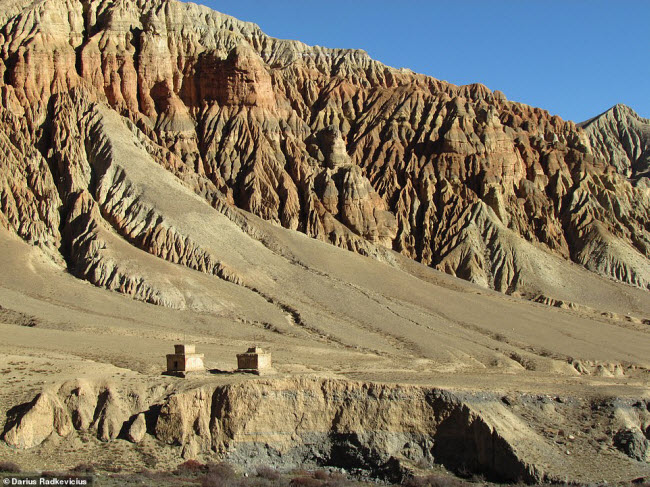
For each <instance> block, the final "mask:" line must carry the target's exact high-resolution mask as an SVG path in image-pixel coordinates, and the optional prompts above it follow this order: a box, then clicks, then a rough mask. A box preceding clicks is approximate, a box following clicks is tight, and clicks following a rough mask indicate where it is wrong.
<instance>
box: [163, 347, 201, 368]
mask: <svg viewBox="0 0 650 487" xmlns="http://www.w3.org/2000/svg"><path fill="white" fill-rule="evenodd" d="M204 370H205V367H204V365H203V354H202V353H196V350H195V346H194V345H174V353H170V354H168V355H167V374H171V375H180V376H184V375H185V374H186V373H187V372H202V371H204Z"/></svg>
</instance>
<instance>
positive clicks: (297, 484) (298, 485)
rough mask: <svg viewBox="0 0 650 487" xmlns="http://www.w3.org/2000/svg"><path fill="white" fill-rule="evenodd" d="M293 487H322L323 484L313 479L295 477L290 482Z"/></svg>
mask: <svg viewBox="0 0 650 487" xmlns="http://www.w3.org/2000/svg"><path fill="white" fill-rule="evenodd" d="M289 485H290V486H291V487H320V486H321V485H323V483H322V482H321V481H320V480H318V479H315V478H313V477H295V478H293V479H291V482H289Z"/></svg>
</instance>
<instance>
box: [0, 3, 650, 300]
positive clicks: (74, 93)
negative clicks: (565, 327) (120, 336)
mask: <svg viewBox="0 0 650 487" xmlns="http://www.w3.org/2000/svg"><path fill="white" fill-rule="evenodd" d="M21 7H22V9H21ZM3 15H4V16H3V18H2V19H3V20H2V23H3V27H2V30H1V39H2V52H1V53H0V72H1V74H2V76H1V77H0V94H1V97H2V106H1V107H0V115H1V117H0V120H1V121H2V124H1V125H2V126H1V129H0V147H1V148H2V150H3V154H5V157H4V158H3V163H2V164H3V165H2V166H0V171H1V172H0V174H1V179H0V181H2V185H0V191H1V194H0V205H1V206H0V207H1V209H2V212H1V213H0V224H3V225H4V226H6V227H8V228H11V229H12V230H14V231H15V232H16V233H18V234H19V235H21V236H22V237H23V238H25V239H26V240H28V241H30V242H33V243H34V244H38V245H40V246H42V247H43V248H46V249H49V252H50V253H51V254H52V255H53V257H54V258H55V259H58V260H59V261H61V260H65V262H66V263H67V265H68V266H69V267H70V268H71V270H73V272H74V273H75V274H76V275H78V276H79V277H82V278H85V279H88V280H90V281H91V282H93V283H95V284H97V285H100V286H103V287H107V288H109V289H114V290H118V291H121V292H125V293H127V294H130V295H132V296H134V297H136V298H138V299H143V300H146V301H150V302H153V303H157V304H165V305H170V306H172V307H174V306H180V304H178V302H176V304H174V303H175V301H174V299H173V298H171V297H169V296H163V295H165V294H166V293H167V294H169V292H168V291H166V290H165V289H161V288H160V286H158V287H156V286H154V285H153V284H149V283H148V282H146V278H145V277H144V276H143V275H141V273H139V272H136V271H133V270H131V271H130V272H129V273H125V272H124V271H120V270H119V268H120V266H121V264H120V262H119V256H117V255H108V253H107V252H104V251H102V248H103V246H105V244H104V243H102V242H106V239H108V238H109V236H108V234H106V233H105V232H104V233H102V230H101V229H102V227H103V228H105V229H108V230H109V234H110V233H112V232H113V231H116V232H117V234H118V235H119V236H120V237H121V239H124V240H126V241H127V242H129V244H131V245H135V246H137V247H138V248H139V249H142V250H144V251H146V252H148V253H150V254H153V255H155V256H157V257H160V258H163V259H166V260H169V261H171V262H174V263H181V264H184V265H188V266H189V267H192V268H194V269H198V270H201V271H203V272H208V273H212V274H215V275H217V276H220V277H223V278H224V279H226V280H228V279H233V280H234V281H237V280H238V279H239V278H238V277H236V276H235V274H236V273H237V270H232V269H229V270H225V269H224V268H222V267H221V265H220V263H219V261H218V259H217V258H216V257H215V256H214V255H207V254H206V253H205V252H204V251H203V250H202V249H200V248H198V247H196V246H195V245H194V244H193V243H192V242H187V241H186V239H185V236H183V235H180V234H179V233H178V232H177V229H174V228H170V227H168V226H166V225H165V224H164V219H165V217H166V215H165V214H164V213H161V212H160V210H159V209H158V208H155V207H145V206H142V205H140V204H139V201H138V197H137V196H136V197H134V199H129V197H128V195H129V194H130V193H132V192H133V189H134V188H129V187H128V184H127V183H126V180H127V179H128V178H126V177H125V176H127V175H125V174H113V173H110V177H105V178H102V177H99V176H98V174H101V173H102V171H103V169H102V168H103V167H105V166H106V165H107V164H108V163H107V162H106V160H107V158H108V159H110V157H111V156H112V154H113V152H112V151H111V150H110V146H111V143H106V134H105V133H104V134H102V133H100V132H102V131H103V132H106V130H105V129H104V128H102V126H101V124H100V126H98V125H97V123H96V116H97V115H96V114H97V112H98V111H105V110H107V109H108V107H110V110H112V111H113V113H117V114H120V115H121V117H122V122H121V123H122V124H125V125H126V126H127V127H129V130H130V132H131V134H130V136H129V137H128V139H129V140H132V143H133V144H134V145H135V146H137V147H138V148H139V149H143V150H144V151H146V152H147V154H148V157H151V158H152V159H153V160H154V161H156V162H157V163H158V164H159V165H161V166H162V167H164V168H165V169H167V170H168V171H170V172H172V173H173V174H174V175H176V176H177V177H178V178H180V179H181V180H182V181H183V182H184V183H185V184H186V185H187V186H188V187H189V188H191V189H192V190H193V191H194V192H195V193H197V194H198V195H200V196H201V197H202V198H203V199H204V200H206V201H207V202H208V203H209V204H210V205H211V206H212V207H213V208H215V209H217V210H218V211H220V212H221V213H222V214H225V215H227V216H229V217H230V218H234V219H237V217H236V216H235V215H236V211H235V212H233V207H238V208H241V209H243V210H246V211H249V212H252V213H254V214H256V215H258V216H260V217H262V218H264V219H266V220H269V221H272V222H275V223H277V224H278V225H282V226H283V227H286V228H288V229H293V230H299V231H301V232H304V233H306V234H307V235H309V236H311V237H315V238H318V239H320V240H324V241H327V242H330V243H333V244H335V245H338V246H340V247H343V248H346V249H350V250H353V251H356V252H360V253H362V254H366V255H375V256H382V255H385V252H384V251H382V250H381V249H382V248H385V247H387V248H389V249H394V250H396V251H398V252H401V253H402V254H404V255H406V256H408V257H410V258H413V259H415V260H417V261H419V262H422V263H424V264H427V265H431V266H434V267H436V268H438V269H441V270H443V271H445V272H447V273H450V274H452V275H456V276H459V277H462V278H464V279H467V280H470V281H472V282H475V283H478V284H480V285H482V286H487V287H492V288H494V289H497V290H500V291H503V292H510V293H512V292H520V293H523V294H529V295H531V296H537V295H539V294H540V293H541V294H545V295H547V296H550V297H551V298H554V297H556V296H554V289H553V287H554V286H555V285H558V286H561V275H560V274H559V273H558V276H559V277H557V278H556V277H553V279H550V280H546V281H544V282H543V283H541V284H540V280H539V276H538V274H539V268H540V267H546V265H545V264H541V262H546V261H548V262H554V264H553V265H552V267H557V266H558V265H559V264H558V263H559V262H561V261H562V259H566V260H573V261H574V262H576V263H578V264H580V265H582V266H584V267H586V268H587V269H589V270H592V271H595V272H597V273H598V274H600V275H602V276H605V277H608V278H611V279H616V280H618V281H621V282H624V283H627V284H631V285H634V286H637V287H640V288H642V289H647V288H648V287H649V286H650V264H649V261H648V256H649V255H650V237H649V235H650V233H649V232H648V225H649V224H650V223H649V209H650V195H649V193H648V189H647V188H645V187H642V186H639V185H636V186H633V185H631V184H630V183H629V182H628V181H627V180H626V178H625V177H624V176H623V175H621V174H619V172H620V170H617V167H618V165H620V164H618V163H617V162H611V161H610V158H609V157H607V155H606V154H605V152H604V151H603V150H602V149H601V148H599V146H598V145H597V144H595V143H594V142H593V140H592V141H590V139H589V133H585V132H584V131H582V130H581V129H580V128H579V127H576V126H575V124H573V123H572V122H565V121H562V120H561V119H560V118H559V117H555V116H551V115H549V114H548V113H547V112H545V111H543V110H540V109H537V108H533V107H529V106H526V105H522V104H518V103H514V102H510V101H507V100H506V98H505V97H504V96H503V95H502V94H501V93H499V92H491V91H490V90H488V89H487V88H485V87H483V86H481V85H470V86H463V87H457V86H453V85H450V84H447V83H444V82H440V81H437V80H435V79H433V78H429V77H426V76H423V75H417V74H414V73H412V72H410V71H408V70H397V69H393V68H389V67H386V66H384V65H382V64H381V63H378V62H376V61H373V60H372V59H370V58H369V57H368V56H367V54H365V53H364V52H363V51H350V50H337V49H325V48H320V47H309V46H306V45H304V44H302V43H299V42H294V41H283V40H278V39H273V38H270V37H268V36H266V35H264V34H263V33H262V32H261V30H260V29H259V28H258V27H257V26H255V25H254V24H250V23H245V22H240V21H238V20H236V19H233V18H231V17H228V16H226V15H223V14H220V13H217V12H214V11H211V10H209V9H207V8H204V7H200V6H197V5H193V4H183V3H180V2H176V1H171V0H170V1H167V0H156V1H153V2H150V1H147V2H145V1H143V0H121V1H119V2H108V1H90V0H88V1H86V0H84V1H80V0H42V1H38V2H23V3H22V4H21V3H20V2H14V3H12V4H11V8H9V9H8V10H7V11H6V13H5V14H3ZM101 107H107V108H101ZM85 110H89V111H90V112H92V113H94V114H95V115H92V113H86V112H85ZM93 117H95V118H93ZM115 126H117V124H112V125H111V127H109V129H110V130H112V129H113V128H114V127H115ZM113 185H114V186H113ZM180 249H182V250H180ZM531 256H536V257H531ZM549 259H550V260H549ZM123 264H124V263H122V267H125V266H124V265H123ZM126 267H129V268H130V269H131V266H126ZM127 274H128V275H127ZM557 279H559V280H560V281H557Z"/></svg>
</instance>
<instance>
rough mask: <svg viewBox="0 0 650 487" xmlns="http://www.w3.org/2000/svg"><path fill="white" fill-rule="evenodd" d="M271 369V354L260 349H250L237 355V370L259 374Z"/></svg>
mask: <svg viewBox="0 0 650 487" xmlns="http://www.w3.org/2000/svg"><path fill="white" fill-rule="evenodd" d="M270 368H271V354H270V353H269V352H265V351H264V349H262V348H260V347H250V348H249V349H248V350H246V353H238V354H237V370H240V371H243V372H254V373H259V372H261V371H264V370H266V369H270Z"/></svg>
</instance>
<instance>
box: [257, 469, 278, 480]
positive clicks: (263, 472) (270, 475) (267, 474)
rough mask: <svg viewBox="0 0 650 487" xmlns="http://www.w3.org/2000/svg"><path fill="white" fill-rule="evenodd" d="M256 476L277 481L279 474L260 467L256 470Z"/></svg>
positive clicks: (273, 470)
mask: <svg viewBox="0 0 650 487" xmlns="http://www.w3.org/2000/svg"><path fill="white" fill-rule="evenodd" d="M256 472H257V476H258V477H261V478H263V479H267V480H279V479H280V472H278V471H277V470H276V469H274V468H271V467H269V466H267V465H260V466H259V467H257V469H256Z"/></svg>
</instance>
